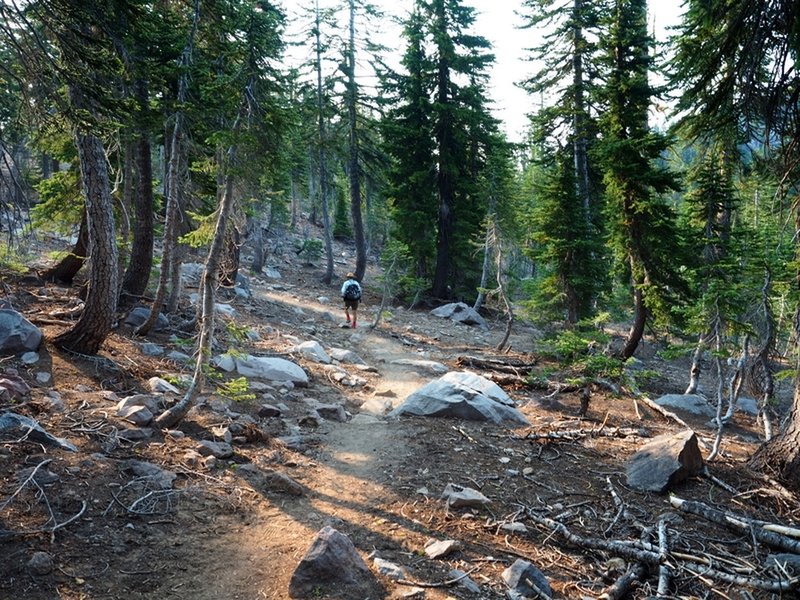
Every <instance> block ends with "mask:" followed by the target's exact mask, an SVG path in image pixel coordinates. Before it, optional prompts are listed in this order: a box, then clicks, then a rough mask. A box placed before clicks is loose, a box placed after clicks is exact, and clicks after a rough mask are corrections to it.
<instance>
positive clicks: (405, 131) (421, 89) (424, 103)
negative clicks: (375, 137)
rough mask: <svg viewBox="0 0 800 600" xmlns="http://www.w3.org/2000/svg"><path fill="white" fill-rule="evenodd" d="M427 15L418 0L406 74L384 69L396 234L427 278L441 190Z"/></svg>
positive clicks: (410, 23) (409, 25) (409, 27)
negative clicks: (436, 161) (438, 190)
mask: <svg viewBox="0 0 800 600" xmlns="http://www.w3.org/2000/svg"><path fill="white" fill-rule="evenodd" d="M424 25H425V19H424V16H423V13H422V10H421V7H420V6H417V5H415V7H414V9H413V11H412V13H411V15H410V16H409V18H408V19H407V20H406V23H405V28H404V31H403V36H404V37H405V39H406V41H407V45H406V49H405V52H404V54H403V58H402V61H401V64H402V67H403V68H404V69H405V73H404V74H398V73H391V72H390V73H384V79H383V86H384V89H385V90H386V101H387V102H391V105H390V107H389V108H388V109H387V111H386V116H385V118H384V119H383V121H382V130H383V138H384V140H385V144H386V145H385V149H386V152H387V154H388V155H389V156H390V157H391V159H392V162H391V164H390V167H389V171H388V173H387V176H388V183H389V185H388V196H389V198H390V202H391V206H392V220H393V222H394V230H393V234H394V236H395V237H396V238H397V239H398V240H400V241H401V242H402V243H403V244H405V246H406V247H407V249H408V251H409V253H410V255H411V259H412V261H413V264H414V265H415V273H414V275H415V276H416V277H417V278H424V279H427V278H428V277H429V276H430V274H431V264H430V257H431V256H433V254H434V251H435V240H436V230H435V227H434V225H433V224H434V223H435V222H436V196H435V182H436V179H435V165H434V164H433V162H432V157H433V155H434V142H433V138H432V136H431V128H432V124H431V121H432V106H431V100H430V90H431V73H432V65H431V62H430V59H429V57H428V55H427V53H426V51H425V30H424Z"/></svg>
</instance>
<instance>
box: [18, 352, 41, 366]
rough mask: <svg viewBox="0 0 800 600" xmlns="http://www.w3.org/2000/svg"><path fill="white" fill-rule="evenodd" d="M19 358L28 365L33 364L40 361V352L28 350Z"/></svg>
mask: <svg viewBox="0 0 800 600" xmlns="http://www.w3.org/2000/svg"><path fill="white" fill-rule="evenodd" d="M19 358H20V360H21V361H22V362H23V363H25V364H26V365H33V364H35V363H37V362H39V353H38V352H26V353H25V354H23V355H22V356H20V357H19Z"/></svg>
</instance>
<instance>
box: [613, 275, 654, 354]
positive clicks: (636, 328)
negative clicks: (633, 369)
mask: <svg viewBox="0 0 800 600" xmlns="http://www.w3.org/2000/svg"><path fill="white" fill-rule="evenodd" d="M646 323H647V307H646V306H645V305H644V293H643V292H642V289H641V287H640V286H639V285H636V284H634V289H633V324H632V325H631V328H630V331H628V338H627V339H626V340H625V345H624V346H623V347H622V350H620V353H619V356H620V358H621V359H622V360H628V359H629V358H630V357H631V356H633V353H634V352H636V348H638V347H639V342H641V341H642V337H643V336H644V327H645V324H646Z"/></svg>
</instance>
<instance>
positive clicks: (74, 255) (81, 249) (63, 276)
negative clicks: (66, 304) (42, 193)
mask: <svg viewBox="0 0 800 600" xmlns="http://www.w3.org/2000/svg"><path fill="white" fill-rule="evenodd" d="M87 256H89V223H88V221H87V218H86V208H84V209H83V212H82V213H81V226H80V230H79V231H78V239H77V241H76V242H75V245H74V246H73V247H72V252H70V253H69V254H67V255H66V256H65V257H64V258H62V259H61V260H60V261H59V263H58V264H56V265H54V266H52V267H50V268H49V269H48V270H47V271H45V272H44V274H43V275H42V279H44V280H45V281H58V282H61V283H67V284H71V283H72V280H73V279H74V278H75V275H76V274H77V273H78V271H80V270H81V267H83V264H84V263H85V262H86V257H87Z"/></svg>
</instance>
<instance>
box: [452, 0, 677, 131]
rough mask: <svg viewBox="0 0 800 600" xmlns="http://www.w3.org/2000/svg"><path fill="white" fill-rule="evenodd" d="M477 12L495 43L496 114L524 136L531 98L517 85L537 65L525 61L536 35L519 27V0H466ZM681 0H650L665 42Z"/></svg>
mask: <svg viewBox="0 0 800 600" xmlns="http://www.w3.org/2000/svg"><path fill="white" fill-rule="evenodd" d="M465 2H466V3H467V4H469V5H470V6H472V7H473V8H475V10H476V13H477V18H476V23H475V25H476V29H478V31H480V33H481V35H483V36H484V37H486V38H487V39H488V40H489V41H490V42H491V43H492V46H493V51H494V54H495V57H496V60H495V66H494V69H493V70H492V73H491V92H492V99H493V100H494V101H495V111H496V112H495V116H497V117H498V118H499V119H501V120H502V121H503V124H504V127H505V132H506V135H507V136H508V139H509V140H510V141H512V142H519V141H521V140H522V138H523V137H524V133H525V129H526V124H527V117H526V114H527V113H528V112H531V108H532V107H531V102H532V99H531V98H530V97H529V96H528V95H527V93H526V92H525V91H523V90H522V89H520V88H519V87H517V86H516V85H515V83H517V82H519V81H520V80H523V79H525V78H526V77H529V76H530V75H531V74H532V73H533V71H534V65H532V64H531V63H530V62H526V61H525V60H524V56H525V54H526V52H525V48H530V47H531V46H536V45H537V44H538V40H537V39H535V38H534V39H531V36H532V35H536V34H535V33H533V32H531V30H520V29H518V28H517V26H518V25H519V23H520V18H519V17H518V16H517V15H516V14H515V11H516V10H518V9H519V5H520V2H517V1H516V0H465ZM681 5H682V0H651V2H649V10H650V18H651V22H652V23H653V26H654V31H655V35H656V39H657V40H659V41H664V40H665V39H666V37H667V28H668V27H671V26H674V25H677V24H678V21H679V18H680V15H681V12H682V8H681Z"/></svg>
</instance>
